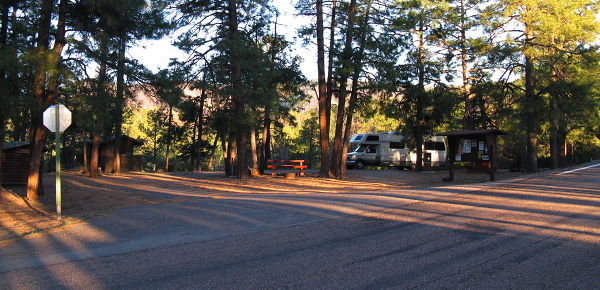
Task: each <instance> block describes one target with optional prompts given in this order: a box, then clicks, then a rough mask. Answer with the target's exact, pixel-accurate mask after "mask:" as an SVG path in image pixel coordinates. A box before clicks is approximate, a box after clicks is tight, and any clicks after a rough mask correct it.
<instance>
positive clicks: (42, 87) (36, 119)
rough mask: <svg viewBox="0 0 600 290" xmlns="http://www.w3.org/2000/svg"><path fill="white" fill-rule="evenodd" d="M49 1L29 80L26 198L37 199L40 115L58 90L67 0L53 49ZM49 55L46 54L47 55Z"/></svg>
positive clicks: (61, 6)
mask: <svg viewBox="0 0 600 290" xmlns="http://www.w3.org/2000/svg"><path fill="white" fill-rule="evenodd" d="M53 8H54V1H53V0H43V1H42V3H41V10H40V17H39V27H38V38H37V46H36V58H37V59H36V66H35V68H34V79H33V106H32V109H31V124H32V131H31V135H30V136H31V138H30V139H31V152H30V153H31V160H30V163H29V177H28V179H27V198H28V199H37V198H38V197H39V195H43V194H44V187H43V185H42V176H41V169H42V168H41V165H42V154H43V149H44V140H45V139H46V128H45V126H44V124H43V122H42V113H43V112H44V110H45V109H46V108H48V106H49V105H50V104H51V103H52V102H53V101H54V98H55V97H56V90H57V87H58V78H59V74H60V73H59V65H60V63H61V54H62V50H63V48H64V45H65V43H66V41H65V25H66V21H65V19H66V8H67V1H66V0H61V1H60V4H59V11H58V22H57V31H56V39H55V41H54V47H53V49H52V50H51V51H49V47H50V36H51V35H50V27H51V20H52V12H53ZM48 52H49V53H48Z"/></svg>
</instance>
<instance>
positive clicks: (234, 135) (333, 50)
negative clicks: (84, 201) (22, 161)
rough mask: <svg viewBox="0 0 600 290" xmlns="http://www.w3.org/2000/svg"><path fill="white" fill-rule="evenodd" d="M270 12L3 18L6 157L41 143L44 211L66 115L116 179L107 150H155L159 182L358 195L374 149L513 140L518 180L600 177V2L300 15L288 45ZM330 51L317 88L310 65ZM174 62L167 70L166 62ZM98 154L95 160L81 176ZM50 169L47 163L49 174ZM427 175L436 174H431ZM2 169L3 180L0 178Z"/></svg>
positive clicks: (45, 11) (138, 10)
mask: <svg viewBox="0 0 600 290" xmlns="http://www.w3.org/2000/svg"><path fill="white" fill-rule="evenodd" d="M275 7H276V5H275V6H274V5H273V3H271V2H269V1H267V0H254V1H240V0H158V1H150V0H130V1H116V0H33V1H20V0H10V1H2V3H1V4H0V9H1V16H0V17H1V30H0V55H1V57H0V103H1V104H2V109H1V111H0V122H1V125H2V126H0V128H1V130H0V143H4V142H12V141H28V142H31V149H30V151H31V156H32V158H31V163H30V169H29V170H30V172H29V180H28V192H27V197H28V198H31V199H35V198H37V197H38V195H40V194H42V193H43V192H42V191H43V186H40V180H41V173H43V172H46V171H51V170H52V169H50V168H53V161H52V155H53V154H54V153H53V152H52V150H49V151H48V152H45V148H54V145H53V142H54V138H53V136H52V135H53V134H51V133H49V132H48V130H47V129H46V128H45V127H44V126H43V124H42V112H44V110H46V108H48V107H49V106H50V105H52V104H56V103H61V104H64V105H65V106H67V107H68V108H69V109H70V110H71V111H72V112H73V125H71V127H69V128H68V129H67V130H66V131H65V132H64V133H63V134H62V136H61V138H62V139H61V143H62V144H61V146H62V148H63V149H62V150H63V154H62V156H61V157H62V158H63V160H62V162H61V164H63V166H64V167H65V168H70V169H71V168H78V164H83V166H81V170H83V171H85V172H86V174H88V175H89V176H90V177H98V176H99V171H98V157H99V147H100V143H101V142H102V140H107V139H109V138H111V137H117V138H116V140H117V141H116V142H115V158H114V168H115V173H117V174H118V173H120V171H121V164H120V162H121V161H120V157H119V156H120V154H122V153H124V152H119V150H120V149H119V148H120V144H119V142H120V141H119V140H120V138H118V136H120V135H122V134H127V135H129V136H131V137H133V138H136V139H139V140H142V141H143V142H144V145H143V146H141V148H139V152H137V153H140V154H143V155H144V169H145V170H147V171H157V170H166V171H170V170H174V168H175V169H176V170H224V171H225V174H226V175H228V176H231V175H233V176H237V177H238V178H247V177H248V175H249V170H246V168H254V169H256V170H258V171H262V170H264V168H265V167H266V164H265V161H266V160H267V159H270V158H277V159H279V158H281V159H305V160H307V161H308V164H309V165H310V166H311V167H312V168H320V169H321V171H320V172H321V173H320V176H322V177H336V178H342V177H343V176H344V174H345V170H346V167H345V157H344V156H345V152H347V150H348V141H349V138H350V137H351V135H352V134H354V133H357V132H382V131H383V132H387V131H400V132H402V133H403V134H404V135H405V136H407V138H408V140H409V141H410V143H411V144H412V145H413V147H414V148H416V151H417V156H418V158H421V155H422V154H421V152H420V151H421V148H422V147H421V145H422V142H423V141H424V140H425V139H426V136H427V135H428V134H430V133H433V132H443V131H447V130H471V129H489V128H497V129H501V130H503V131H506V132H508V133H509V135H508V136H505V137H503V138H502V140H501V142H500V144H499V150H498V154H499V155H500V156H499V157H500V166H501V167H510V168H516V169H524V170H527V171H528V172H537V171H538V170H539V169H540V168H541V167H551V168H562V167H566V166H568V165H570V164H574V163H580V162H585V161H589V160H590V159H598V158H599V157H600V151H599V150H598V144H599V143H600V140H599V139H598V138H600V118H599V117H600V112H599V108H600V95H599V90H598V89H599V88H600V87H599V84H600V83H599V82H598V73H599V72H600V67H599V65H600V63H599V62H598V60H599V57H600V54H599V50H598V46H597V41H598V35H599V33H600V26H599V22H598V12H599V10H598V9H599V7H598V3H597V1H593V0H574V1H557V0H547V1H532V0H519V1H514V0H490V1H486V0H481V1H471V0H447V1H433V0H431V1H428V0H398V1H387V0H386V1H379V0H346V1H342V0H330V1H323V0H299V1H298V2H296V13H297V14H298V15H299V16H302V17H305V19H307V25H305V26H303V27H302V28H301V29H299V30H298V31H297V34H296V35H295V36H294V37H292V36H290V35H280V34H278V19H279V13H278V11H277V10H276V8H275ZM175 31H178V34H177V37H176V39H175V41H174V43H173V45H175V46H176V47H178V48H179V49H181V50H182V51H184V52H185V53H186V54H185V55H186V57H185V58H181V59H172V60H171V62H170V65H169V66H168V67H167V68H166V69H161V70H159V71H158V72H154V71H151V70H150V69H148V68H146V67H144V66H143V65H141V64H140V62H139V61H138V60H136V59H134V58H132V57H131V55H130V54H128V51H129V50H130V49H131V48H132V47H133V46H136V45H137V44H138V43H140V42H141V41H143V40H145V39H160V38H163V37H166V36H169V35H171V34H172V33H174V32H175ZM294 41H302V42H303V43H304V45H305V46H307V47H315V48H316V49H315V51H317V63H316V65H315V70H316V71H317V79H316V80H307V79H306V77H305V76H304V75H303V74H302V72H301V71H300V69H299V68H300V63H301V62H302V59H301V58H300V57H299V56H298V54H296V52H295V51H294V50H293V49H292V44H293V42H294ZM156 57H157V58H160V57H163V56H160V55H157V56H156ZM84 140H89V142H91V144H93V145H92V146H91V152H90V153H89V156H90V158H89V160H88V159H87V158H84V160H76V156H77V155H78V154H79V153H84V154H83V156H88V153H87V152H82V151H83V148H86V147H85V146H82V142H83V141H84ZM44 159H45V161H44V162H43V160H44ZM417 164H418V166H417V170H420V169H421V168H420V167H421V166H420V164H421V162H420V160H418V161H417ZM0 166H1V164H0Z"/></svg>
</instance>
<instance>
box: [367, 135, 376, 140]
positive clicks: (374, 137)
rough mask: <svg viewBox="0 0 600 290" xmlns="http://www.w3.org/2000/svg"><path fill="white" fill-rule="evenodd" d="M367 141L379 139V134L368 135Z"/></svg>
mask: <svg viewBox="0 0 600 290" xmlns="http://www.w3.org/2000/svg"><path fill="white" fill-rule="evenodd" d="M367 141H379V136H377V135H367Z"/></svg>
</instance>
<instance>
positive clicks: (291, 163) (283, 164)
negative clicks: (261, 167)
mask: <svg viewBox="0 0 600 290" xmlns="http://www.w3.org/2000/svg"><path fill="white" fill-rule="evenodd" d="M304 162H305V161H304V160H275V159H269V160H267V168H269V169H271V170H272V171H271V176H277V172H276V171H277V169H299V172H298V174H299V175H300V176H304V169H305V168H307V167H308V166H307V165H305V164H304Z"/></svg>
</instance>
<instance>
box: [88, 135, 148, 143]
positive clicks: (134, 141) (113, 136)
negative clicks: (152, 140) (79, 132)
mask: <svg viewBox="0 0 600 290" xmlns="http://www.w3.org/2000/svg"><path fill="white" fill-rule="evenodd" d="M115 139H116V137H115V135H112V136H110V138H108V140H104V138H102V139H101V141H100V143H101V144H106V143H111V142H114V141H115ZM121 139H124V140H129V141H131V143H133V145H144V142H143V141H140V140H137V139H134V138H132V137H129V136H127V135H125V134H123V135H121ZM93 142H94V141H93V140H92V139H90V138H87V139H85V143H93ZM80 143H81V141H80Z"/></svg>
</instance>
